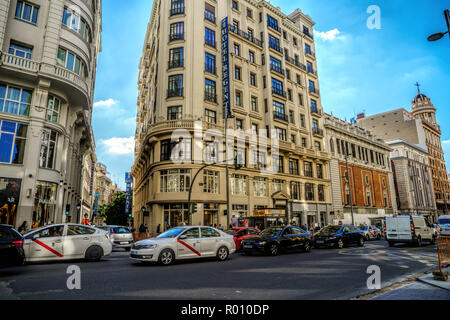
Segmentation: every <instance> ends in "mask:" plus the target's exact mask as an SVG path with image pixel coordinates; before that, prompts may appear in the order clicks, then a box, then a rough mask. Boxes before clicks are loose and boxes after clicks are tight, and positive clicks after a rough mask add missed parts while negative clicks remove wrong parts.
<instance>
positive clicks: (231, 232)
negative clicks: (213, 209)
mask: <svg viewBox="0 0 450 320" xmlns="http://www.w3.org/2000/svg"><path fill="white" fill-rule="evenodd" d="M236 231H237V230H236V229H227V230H225V231H224V232H225V233H228V234H231V235H234V234H235V233H236Z"/></svg>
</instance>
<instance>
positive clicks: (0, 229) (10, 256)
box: [0, 224, 25, 267]
mask: <svg viewBox="0 0 450 320" xmlns="http://www.w3.org/2000/svg"><path fill="white" fill-rule="evenodd" d="M24 261H25V254H24V251H23V237H22V235H21V234H20V233H19V232H18V231H17V230H16V229H14V228H13V227H12V226H10V225H5V224H0V267H9V266H17V265H22V264H23V263H24Z"/></svg>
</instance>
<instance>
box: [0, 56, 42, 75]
mask: <svg viewBox="0 0 450 320" xmlns="http://www.w3.org/2000/svg"><path fill="white" fill-rule="evenodd" d="M1 57H2V63H3V64H4V65H7V66H11V67H16V68H19V69H23V70H25V71H30V72H37V71H39V65H40V64H39V62H36V61H33V60H29V59H25V58H22V57H17V56H14V55H12V54H8V53H5V52H3V53H2V54H1Z"/></svg>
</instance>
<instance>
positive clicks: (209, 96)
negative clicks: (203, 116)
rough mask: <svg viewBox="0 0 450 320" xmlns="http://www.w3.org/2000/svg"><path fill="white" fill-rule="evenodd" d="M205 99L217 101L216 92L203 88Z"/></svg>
mask: <svg viewBox="0 0 450 320" xmlns="http://www.w3.org/2000/svg"><path fill="white" fill-rule="evenodd" d="M205 100H206V101H209V102H214V103H217V94H216V93H215V92H211V91H208V90H205Z"/></svg>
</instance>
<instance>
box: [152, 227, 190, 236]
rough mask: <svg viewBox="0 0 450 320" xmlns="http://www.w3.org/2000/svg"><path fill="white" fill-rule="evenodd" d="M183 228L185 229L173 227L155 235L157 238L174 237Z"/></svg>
mask: <svg viewBox="0 0 450 320" xmlns="http://www.w3.org/2000/svg"><path fill="white" fill-rule="evenodd" d="M184 230H185V229H183V228H173V229H170V230H167V231H166V232H164V233H161V234H160V235H159V236H157V238H175V237H176V236H178V235H179V234H180V233H182V232H183V231H184Z"/></svg>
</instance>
